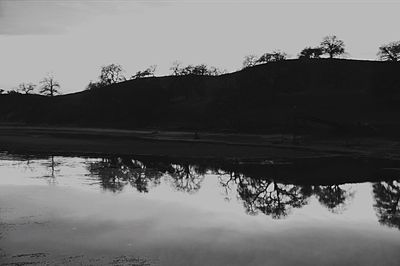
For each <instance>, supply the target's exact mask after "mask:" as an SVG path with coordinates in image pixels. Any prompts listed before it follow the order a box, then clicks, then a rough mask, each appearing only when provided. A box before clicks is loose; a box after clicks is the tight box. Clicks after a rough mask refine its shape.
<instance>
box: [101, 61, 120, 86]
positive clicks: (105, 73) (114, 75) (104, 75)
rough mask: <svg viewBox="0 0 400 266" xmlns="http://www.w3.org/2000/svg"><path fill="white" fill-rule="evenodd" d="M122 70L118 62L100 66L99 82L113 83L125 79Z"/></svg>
mask: <svg viewBox="0 0 400 266" xmlns="http://www.w3.org/2000/svg"><path fill="white" fill-rule="evenodd" d="M123 72H124V70H123V69H122V66H121V65H118V64H110V65H107V66H103V67H102V68H101V73H100V76H99V78H100V83H102V84H104V85H110V84H114V83H118V82H121V81H125V80H126V79H125V77H124V76H123V75H122V73H123Z"/></svg>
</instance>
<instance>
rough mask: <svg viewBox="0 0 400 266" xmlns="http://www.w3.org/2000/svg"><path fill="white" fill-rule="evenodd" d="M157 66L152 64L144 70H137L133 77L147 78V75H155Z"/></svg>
mask: <svg viewBox="0 0 400 266" xmlns="http://www.w3.org/2000/svg"><path fill="white" fill-rule="evenodd" d="M156 69H157V66H156V65H152V66H149V67H148V68H146V69H145V70H143V71H138V72H136V74H135V75H133V76H132V77H131V79H138V78H145V77H154V73H155V72H156Z"/></svg>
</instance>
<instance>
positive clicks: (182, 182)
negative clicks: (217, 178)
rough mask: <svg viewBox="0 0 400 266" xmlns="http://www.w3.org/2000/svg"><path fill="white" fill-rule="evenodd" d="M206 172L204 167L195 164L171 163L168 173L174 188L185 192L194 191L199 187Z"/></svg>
mask: <svg viewBox="0 0 400 266" xmlns="http://www.w3.org/2000/svg"><path fill="white" fill-rule="evenodd" d="M206 172H207V169H206V168H202V167H200V166H196V165H189V164H184V165H178V164H171V167H170V169H169V171H168V174H169V175H170V177H171V181H172V184H173V186H174V188H175V189H176V190H178V191H183V192H186V193H195V192H197V191H198V190H199V189H200V187H201V183H202V182H203V180H204V175H205V174H206Z"/></svg>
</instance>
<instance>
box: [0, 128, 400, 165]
mask: <svg viewBox="0 0 400 266" xmlns="http://www.w3.org/2000/svg"><path fill="white" fill-rule="evenodd" d="M0 150H3V151H10V152H12V151H15V152H39V153H40V152H47V153H54V154H74V155H82V156H85V155H102V154H119V155H139V156H166V157H186V158H204V159H248V160H251V159H254V160H259V159H265V160H266V159H271V160H272V159H283V160H285V159H287V160H290V159H299V158H315V157H318V158H320V157H338V156H339V157H366V158H381V159H391V160H400V142H398V141H395V140H388V139H379V138H358V139H352V140H343V139H340V138H337V139H332V138H331V139H316V138H311V137H307V136H303V138H302V140H301V141H300V142H299V143H293V142H292V139H291V136H290V135H282V134H281V135H280V134H270V135H261V134H260V135H255V134H223V133H206V132H199V133H197V134H195V133H194V132H178V131H150V130H147V131H146V130H116V129H99V128H72V127H70V128H66V127H21V126H0Z"/></svg>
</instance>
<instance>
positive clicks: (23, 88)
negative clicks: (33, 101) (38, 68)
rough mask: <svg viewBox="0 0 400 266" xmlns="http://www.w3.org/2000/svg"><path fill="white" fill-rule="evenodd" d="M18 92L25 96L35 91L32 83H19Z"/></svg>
mask: <svg viewBox="0 0 400 266" xmlns="http://www.w3.org/2000/svg"><path fill="white" fill-rule="evenodd" d="M18 87H19V91H20V92H23V93H25V94H29V93H31V92H32V91H33V90H35V88H36V85H35V84H33V83H21V84H19V85H18Z"/></svg>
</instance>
